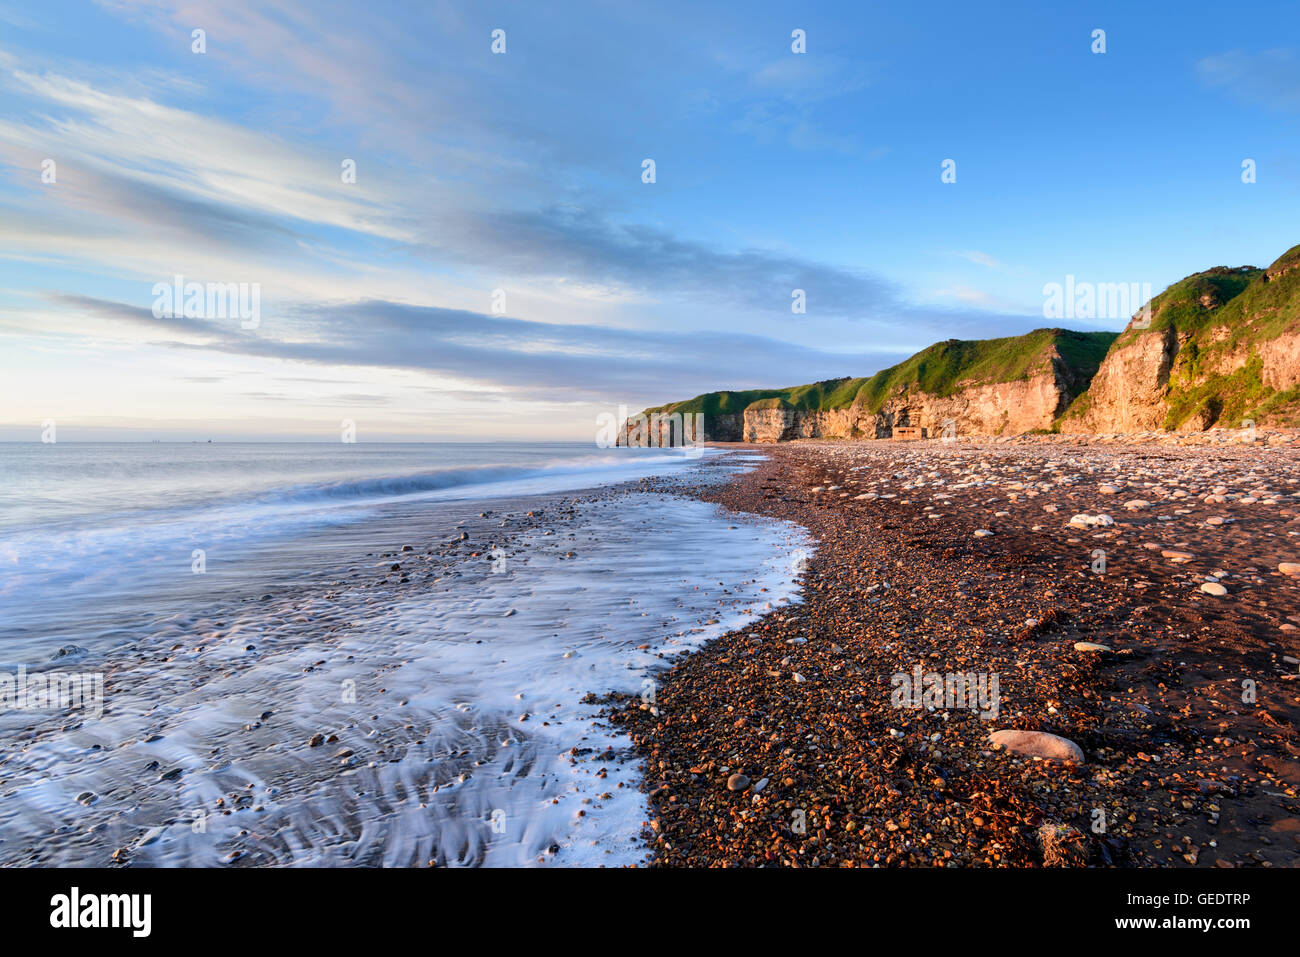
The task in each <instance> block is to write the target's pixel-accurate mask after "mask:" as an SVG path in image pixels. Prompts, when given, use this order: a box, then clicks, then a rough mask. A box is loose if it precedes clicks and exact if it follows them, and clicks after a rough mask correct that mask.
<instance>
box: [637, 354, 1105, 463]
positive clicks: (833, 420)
mask: <svg viewBox="0 0 1300 957" xmlns="http://www.w3.org/2000/svg"><path fill="white" fill-rule="evenodd" d="M1113 338H1114V334H1113V333H1104V332H1091V333H1081V332H1068V331H1065V330H1061V329H1038V330H1035V331H1034V332H1031V333H1027V334H1026V335H1023V336H1013V337H1008V338H1005V339H985V340H978V341H963V340H958V339H950V340H947V341H946V342H939V343H935V344H934V345H932V346H930V347H928V348H927V349H924V350H922V351H921V352H919V353H917V354H916V355H914V356H912V357H911V358H909V359H907V360H906V361H904V362H902V363H899V364H898V365H896V366H891V367H890V368H888V369H884V370H882V371H881V372H878V373H876V374H875V375H874V376H871V377H869V378H857V379H854V378H846V379H831V380H827V381H824V382H816V383H813V384H811V385H806V386H796V387H794V388H790V389H776V390H751V391H748V392H711V393H706V394H705V395H702V396H697V397H696V398H694V399H690V400H688V401H686V402H678V403H673V404H671V405H666V406H660V407H658V408H654V409H647V410H646V412H645V413H644V415H645V416H646V418H645V419H643V420H640V421H638V422H636V423H633V422H629V426H628V430H627V432H625V437H629V439H630V441H632V442H634V443H635V442H636V437H637V436H638V435H639V436H646V435H654V436H656V437H657V442H658V443H659V444H668V443H667V442H666V441H664V436H665V434H666V432H667V430H668V428H669V426H668V425H667V424H666V423H667V422H669V421H671V417H673V416H682V415H695V414H698V415H702V416H703V422H704V429H703V431H704V436H705V439H706V440H708V441H716V442H740V441H746V442H782V441H789V440H792V439H803V438H847V439H853V438H889V437H890V436H891V435H892V434H893V430H894V428H895V427H897V426H916V427H920V428H922V429H924V430H926V433H927V434H929V435H941V434H944V433H945V431H949V432H951V433H952V434H955V435H959V436H960V435H1008V434H1019V433H1021V432H1029V431H1033V430H1036V429H1050V428H1051V427H1052V425H1053V423H1054V422H1055V421H1056V419H1057V418H1058V417H1059V416H1060V415H1061V414H1062V413H1063V412H1064V411H1065V410H1066V408H1067V407H1068V406H1069V405H1070V403H1071V402H1072V401H1073V400H1074V399H1075V397H1076V396H1078V395H1079V394H1080V393H1081V392H1082V391H1083V390H1085V389H1086V388H1087V386H1088V382H1089V380H1090V379H1091V378H1092V375H1093V374H1094V373H1095V372H1096V370H1097V365H1098V363H1099V362H1100V361H1101V358H1102V356H1103V355H1104V354H1105V352H1106V349H1107V347H1108V346H1109V345H1110V342H1111V340H1112V339H1113Z"/></svg>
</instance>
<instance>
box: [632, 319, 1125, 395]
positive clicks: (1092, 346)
mask: <svg viewBox="0 0 1300 957" xmlns="http://www.w3.org/2000/svg"><path fill="white" fill-rule="evenodd" d="M1114 339H1115V333H1113V332H1071V331H1068V330H1065V329H1035V330H1034V331H1033V332H1029V333H1026V334H1025V335H1023V336H1010V337H1007V338H1005V339H978V340H971V341H967V340H962V339H948V340H947V341H945V342H936V343H935V344H934V345H932V346H929V347H927V348H925V349H922V350H921V351H920V352H918V353H917V354H916V355H914V356H912V357H911V358H909V359H906V360H904V361H903V362H900V363H899V364H898V365H895V366H890V367H889V368H888V369H882V370H881V371H880V372H877V373H876V374H875V375H873V376H871V377H870V378H845V379H828V380H826V381H824V382H814V383H812V384H811V385H801V386H794V387H791V388H787V389H750V390H747V391H741V392H708V393H705V394H704V395H699V396H696V397H695V398H693V399H688V400H686V401H685V402H674V403H671V404H669V405H664V406H660V407H658V408H654V409H646V412H647V413H650V412H660V413H670V414H671V413H673V412H683V413H685V412H703V413H704V414H705V415H727V414H739V413H742V412H744V411H745V410H746V409H775V408H782V409H796V410H801V411H818V412H825V411H828V410H831V409H846V408H848V407H850V406H852V405H855V404H856V405H858V406H860V407H862V408H864V409H865V410H866V411H868V412H873V413H874V412H878V411H880V408H881V406H883V405H884V404H885V402H886V401H887V400H888V399H889V397H890V396H892V395H895V394H898V393H900V392H909V391H921V392H928V393H931V394H934V395H940V396H949V395H952V394H953V393H955V392H959V391H961V390H962V389H964V388H968V387H970V386H978V385H987V384H990V383H997V382H1015V381H1018V380H1021V379H1028V378H1030V377H1031V376H1033V375H1036V374H1037V373H1039V372H1043V371H1046V370H1047V368H1048V366H1049V365H1050V363H1051V362H1052V360H1053V358H1055V357H1057V356H1059V357H1060V360H1061V362H1062V363H1063V364H1064V365H1065V367H1066V372H1067V375H1068V376H1069V377H1070V378H1071V379H1073V380H1074V381H1076V382H1077V383H1078V387H1079V388H1080V389H1082V388H1084V387H1085V386H1086V385H1087V383H1088V381H1089V380H1091V379H1092V377H1093V375H1095V374H1096V372H1097V367H1098V366H1099V365H1100V364H1101V360H1102V359H1103V358H1104V357H1105V355H1106V350H1107V349H1108V348H1109V347H1110V344H1111V342H1112V341H1113V340H1114Z"/></svg>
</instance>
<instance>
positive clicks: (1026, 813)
mask: <svg viewBox="0 0 1300 957" xmlns="http://www.w3.org/2000/svg"><path fill="white" fill-rule="evenodd" d="M1265 441H1267V442H1268V443H1270V444H1262V443H1261V444H1259V445H1252V446H1246V445H1243V444H1241V443H1235V444H1233V443H1226V442H1218V443H1211V442H1208V441H1202V442H1199V443H1198V444H1194V445H1190V446H1188V447H1176V446H1169V445H1165V444H1161V442H1159V441H1155V440H1149V441H1138V440H1132V439H1128V440H1121V439H1118V438H1116V439H1113V440H1108V441H1104V442H1103V441H1100V440H1098V439H1095V438H1087V439H1071V438H1063V437H1059V436H1041V437H1023V438H1019V439H1016V440H1012V441H1009V442H1008V441H997V440H973V441H962V442H951V443H949V442H942V441H920V442H857V443H836V442H797V443H788V444H780V445H763V446H743V445H728V446H715V447H712V448H710V449H709V450H708V454H706V455H692V456H690V457H680V458H678V459H677V460H674V461H669V462H662V461H659V460H658V459H655V460H650V459H642V460H641V464H639V465H637V466H635V467H633V466H628V465H627V464H625V463H624V462H621V461H620V462H618V463H617V464H616V465H615V466H614V467H613V468H612V469H611V467H610V466H609V465H608V463H606V462H605V461H604V460H603V459H602V460H601V462H600V464H599V465H598V467H597V468H596V469H595V470H592V469H591V468H588V469H586V470H585V471H584V470H583V469H580V468H573V467H571V466H568V465H566V466H565V468H564V469H563V471H565V472H566V473H572V474H566V475H565V476H563V477H559V476H556V475H554V474H549V473H548V474H546V475H545V476H544V477H543V478H540V479H539V478H538V477H537V475H536V474H535V470H530V471H529V473H528V475H527V477H526V479H521V478H520V477H519V476H516V477H515V478H514V479H513V480H512V481H513V484H511V483H510V482H506V483H505V484H501V482H503V481H505V480H504V479H503V478H502V476H500V475H498V474H496V473H495V472H494V473H492V475H491V478H492V479H493V480H494V481H493V483H489V484H491V488H486V486H485V487H483V488H480V487H477V486H473V487H459V486H458V487H457V489H456V490H455V493H454V494H451V493H450V492H448V491H446V489H445V488H444V486H445V485H446V482H445V481H444V478H445V477H443V476H441V473H439V477H438V478H437V479H436V480H431V479H429V478H428V477H422V478H418V479H416V480H414V484H412V481H413V480H411V479H410V477H409V476H408V477H407V478H406V479H404V480H403V482H402V483H399V484H397V485H396V486H394V485H393V483H392V482H391V481H385V482H383V483H380V485H381V486H382V487H384V488H386V489H387V490H388V493H389V494H388V496H387V497H386V498H382V499H379V498H376V497H375V494H374V493H375V489H376V487H377V486H375V485H374V484H373V483H370V482H365V483H361V484H360V486H359V487H360V489H361V490H362V491H363V492H364V496H363V498H362V499H361V500H360V501H363V502H364V507H363V508H362V510H361V511H357V510H355V509H353V508H352V507H351V506H348V507H347V508H344V509H342V510H341V511H340V510H339V509H338V508H337V507H331V508H330V509H324V511H325V512H328V515H327V516H326V515H318V516H317V518H318V524H317V525H315V526H313V527H312V529H311V530H310V531H303V530H301V529H299V528H298V527H297V525H296V524H295V525H294V526H293V527H292V528H291V529H289V530H286V529H285V526H284V522H283V521H282V519H283V515H282V513H283V507H282V505H280V504H279V502H280V499H279V498H275V502H276V503H277V504H276V505H275V506H274V507H273V508H271V512H272V513H273V514H274V516H275V518H274V520H271V519H270V518H268V519H267V522H268V524H269V527H271V528H272V529H274V534H268V535H266V536H262V537H260V538H258V539H257V540H256V542H249V543H246V545H245V547H246V549H247V550H246V552H244V553H241V556H240V558H239V560H238V561H235V562H232V563H231V565H232V566H233V567H232V570H231V572H230V574H227V575H226V576H225V577H220V576H218V577H217V578H216V579H215V580H213V581H212V582H210V583H209V582H207V581H206V580H205V579H203V577H202V576H199V577H197V578H191V577H190V576H189V575H186V576H185V582H184V588H182V587H181V585H180V584H177V583H176V582H172V583H171V584H166V583H165V582H164V583H160V582H157V581H154V580H152V579H140V582H141V583H142V584H147V591H148V594H149V595H150V596H152V597H151V598H150V599H148V600H146V599H144V598H142V597H141V595H140V594H139V593H136V595H135V597H134V598H133V599H129V600H128V596H127V595H125V594H117V593H114V594H116V595H117V597H116V598H115V599H113V601H115V602H117V603H118V604H120V605H126V604H130V603H131V602H132V601H133V602H134V605H133V607H134V611H133V613H132V614H130V615H123V614H121V613H118V612H115V613H114V614H113V615H112V616H109V617H111V622H110V625H111V627H109V628H108V629H107V630H105V631H103V632H102V633H97V634H94V635H93V636H91V634H90V631H88V630H86V629H90V628H91V627H92V626H93V625H94V624H95V623H96V622H97V621H99V618H97V617H96V615H95V608H94V604H95V603H94V602H83V603H82V605H81V606H79V613H80V614H82V615H83V618H82V619H80V620H81V621H82V625H80V626H77V625H76V624H75V623H74V621H73V620H72V619H69V618H68V617H67V613H66V612H65V611H63V610H61V609H59V608H55V609H54V610H53V611H51V612H50V614H49V615H48V616H47V621H46V632H45V633H41V632H38V631H34V632H32V634H37V635H38V637H32V634H26V635H24V634H21V633H19V632H18V631H17V630H15V631H14V632H13V635H12V636H9V637H10V638H11V640H10V641H8V642H7V643H6V648H7V649H8V651H9V657H10V659H11V664H10V669H9V670H10V671H12V670H13V669H14V668H15V667H17V668H20V669H24V671H25V673H31V674H44V675H53V674H60V675H65V674H68V673H70V672H75V673H86V674H93V675H97V676H99V679H100V680H101V681H102V686H103V700H102V709H101V711H100V712H98V713H92V712H91V711H90V710H89V709H83V710H80V711H79V710H77V709H75V708H74V709H71V710H69V709H66V708H64V709H58V708H52V707H46V708H37V709H34V710H33V709H14V708H10V709H7V710H6V711H5V712H4V714H3V721H2V722H0V735H3V736H4V738H5V740H6V741H8V742H9V743H10V745H11V747H9V748H7V749H5V751H4V753H3V755H2V756H0V790H2V793H3V794H4V795H5V801H4V803H3V804H2V805H0V834H2V837H0V860H3V861H4V862H5V863H8V864H29V865H30V864H39V865H72V864H76V865H92V866H119V867H122V866H165V865H189V866H250V865H252V866H256V865H271V866H277V865H278V866H286V865H287V866H300V865H308V866H356V865H382V866H512V867H519V866H562V867H563V866H643V865H646V864H650V865H654V866H665V867H678V866H688V867H701V866H741V867H752V866H794V867H806V866H868V867H870V866H884V867H894V866H1040V865H1045V864H1046V865H1075V866H1081V865H1097V866H1182V867H1186V866H1192V865H1196V866H1200V867H1206V866H1213V867H1242V866H1293V865H1294V864H1295V863H1296V862H1297V861H1298V860H1300V844H1298V843H1297V839H1298V838H1300V799H1298V798H1297V786H1298V785H1300V762H1298V761H1297V741H1296V735H1295V731H1294V723H1295V721H1296V719H1297V716H1298V715H1297V688H1296V683H1295V682H1296V676H1297V673H1298V672H1300V660H1298V659H1300V648H1298V647H1297V645H1298V644H1300V642H1297V640H1296V637H1295V636H1296V634H1297V626H1300V579H1296V578H1293V577H1292V575H1294V574H1300V567H1295V568H1292V567H1290V566H1287V565H1284V563H1290V562H1296V561H1297V556H1298V555H1300V541H1297V539H1300V479H1297V478H1295V477H1294V476H1295V475H1296V469H1295V465H1296V455H1297V453H1295V452H1293V451H1291V450H1290V448H1289V445H1290V442H1289V440H1284V439H1283V438H1279V437H1276V436H1268V437H1266V439H1265ZM633 451H635V450H633ZM566 461H567V460H566ZM629 468H631V469H632V471H633V472H635V473H638V474H636V475H635V477H631V476H629V474H628V469H629ZM521 481H526V482H528V483H534V484H530V485H523V484H520V482H521ZM593 481H598V482H599V484H597V485H594V486H593V485H591V483H592V482H593ZM538 482H541V484H542V486H554V485H555V484H556V483H559V484H560V485H565V484H567V485H569V486H571V487H572V490H570V491H564V492H560V491H538V492H535V493H534V494H525V491H526V490H527V489H535V488H537V487H538V486H537V485H536V484H535V483H538ZM430 486H432V487H435V491H434V492H432V493H431V492H430V491H429V488H428V487H430ZM351 488H352V486H348V489H349V491H348V492H347V494H346V495H343V493H341V492H340V491H339V488H338V486H337V485H330V486H329V489H330V491H329V492H328V494H322V493H321V492H320V491H319V490H318V489H317V490H314V491H313V490H308V491H305V492H304V490H303V489H302V488H301V487H297V490H296V491H295V492H294V495H293V496H292V498H293V500H294V501H295V502H298V501H299V500H304V499H305V500H306V501H307V502H309V503H311V505H310V507H309V508H308V512H309V513H316V512H320V511H322V505H321V504H320V503H321V502H323V501H326V500H328V501H330V502H331V503H332V506H337V505H338V503H337V501H336V500H337V499H338V498H339V497H340V495H343V497H344V498H346V499H347V500H348V501H351V500H352V499H351V497H350V496H352V492H351V491H350V490H351ZM412 488H414V489H415V491H412ZM485 489H486V490H485ZM295 507H296V506H295ZM295 514H296V513H295ZM300 518H301V516H298V517H297V518H295V519H294V521H295V522H297V521H299V520H300ZM165 527H170V520H169V523H167V524H166V525H165ZM101 531H102V529H101ZM140 534H143V532H141V531H140V530H139V528H137V537H138V536H139V535H140ZM10 540H16V539H15V538H14V537H13V536H11V538H10ZM145 551H147V549H145ZM1279 566H1283V567H1286V568H1287V571H1289V572H1290V574H1288V573H1285V572H1283V571H1280V570H1279ZM123 567H130V566H129V565H124V566H123ZM236 569H237V570H238V574H236V573H235V570H236ZM69 574H71V572H69ZM196 581H203V582H204V583H205V585H206V586H207V588H208V590H206V591H203V592H197V591H195V590H194V589H195V588H197V587H198V585H196V584H195V582H196ZM74 587H85V588H91V587H94V586H93V583H89V584H88V583H84V582H83V583H80V584H74ZM187 589H188V590H187ZM105 595H107V593H105ZM108 600H109V599H108V597H105V599H104V601H108ZM38 612H39V604H38V605H37V606H34V607H32V608H29V609H28V610H27V612H26V614H27V616H28V617H27V618H26V619H23V620H24V621H36V620H37V616H38ZM78 627H81V628H82V629H83V630H82V631H77V630H76V629H77V628H78ZM14 659H17V660H16V662H15V661H14ZM1008 732H1030V733H1031V734H1029V735H1027V736H1025V735H1022V736H1021V737H1020V738H1019V739H1015V738H1012V739H1010V745H1011V746H1010V747H1006V746H1004V744H1005V743H1006V742H1007V739H1006V733H1008ZM1039 732H1045V733H1047V734H1049V735H1053V736H1055V737H1052V738H1045V737H1041V736H1039V737H1037V738H1036V737H1035V736H1034V734H1033V733H1039ZM995 735H1001V737H1000V738H999V739H998V743H995V741H994V736H995ZM1043 747H1047V748H1048V749H1049V750H1048V751H1043V752H1041V753H1042V754H1047V755H1049V756H1048V757H1035V756H1034V755H1033V753H1032V752H1033V749H1034V748H1040V749H1041V748H1043ZM1017 749H1019V750H1017ZM1052 749H1054V750H1052ZM1062 758H1063V760H1062Z"/></svg>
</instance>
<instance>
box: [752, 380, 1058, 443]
mask: <svg viewBox="0 0 1300 957" xmlns="http://www.w3.org/2000/svg"><path fill="white" fill-rule="evenodd" d="M1061 380H1062V377H1061V376H1059V375H1057V374H1056V373H1055V371H1054V370H1053V371H1052V372H1048V373H1044V374H1041V375H1037V376H1034V377H1033V378H1031V379H1027V380H1024V381H1020V382H1003V383H997V384H990V385H979V386H972V387H970V388H967V389H962V390H960V391H958V392H957V393H955V394H954V395H951V396H937V395H932V394H929V393H925V392H910V393H909V392H904V393H901V394H899V395H897V396H895V397H893V398H890V399H888V400H887V401H886V402H885V404H884V405H883V406H881V408H880V410H879V411H877V412H871V411H869V410H868V409H866V408H864V407H863V406H861V405H853V406H850V407H849V408H847V409H827V410H825V411H803V410H798V409H747V410H745V413H744V435H745V438H744V440H745V441H746V442H788V441H790V440H792V439H861V438H868V439H887V438H889V437H890V436H891V435H892V434H893V430H894V427H895V426H919V427H921V428H923V429H925V430H926V433H927V434H928V435H930V436H931V437H933V436H939V435H943V434H944V429H945V423H947V422H951V423H952V425H951V429H952V434H954V435H958V436H960V435H1017V434H1019V433H1021V432H1030V431H1033V430H1034V429H1050V428H1051V427H1052V422H1053V421H1055V419H1056V417H1057V416H1058V415H1059V414H1060V413H1061V412H1062V411H1064V409H1065V407H1066V406H1067V405H1068V404H1069V402H1070V400H1071V399H1072V398H1073V394H1072V393H1070V392H1069V391H1068V387H1067V386H1066V385H1065V383H1063V382H1062V381H1061Z"/></svg>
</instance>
